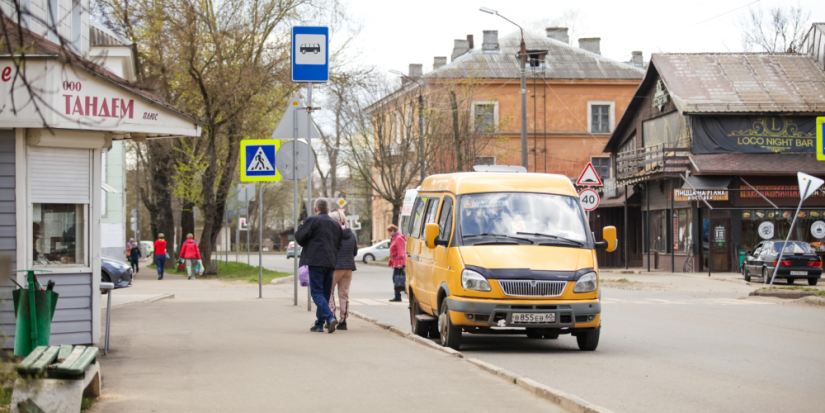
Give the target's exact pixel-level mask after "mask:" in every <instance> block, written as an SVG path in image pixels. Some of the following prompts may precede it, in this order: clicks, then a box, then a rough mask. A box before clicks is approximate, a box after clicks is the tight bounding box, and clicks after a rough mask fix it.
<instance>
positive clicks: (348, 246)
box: [329, 211, 358, 330]
mask: <svg viewBox="0 0 825 413" xmlns="http://www.w3.org/2000/svg"><path fill="white" fill-rule="evenodd" d="M329 216H330V218H332V219H334V220H336V221H338V223H339V224H341V228H342V229H343V233H342V236H341V249H339V250H338V260H337V261H336V262H335V272H334V273H333V275H332V290H331V292H330V295H329V309H330V310H332V315H335V309H336V308H335V307H336V306H335V287H336V286H338V301H339V302H340V304H341V307H340V308H339V309H338V310H339V311H340V313H341V315H340V316H339V317H338V330H346V329H347V317H348V316H349V286H350V283H351V282H352V272H353V271H355V256H356V255H358V238H357V237H356V236H355V233H354V232H352V230H351V229H349V228H347V217H346V216H345V215H344V214H343V213H341V212H339V211H334V212H331V213H330V214H329Z"/></svg>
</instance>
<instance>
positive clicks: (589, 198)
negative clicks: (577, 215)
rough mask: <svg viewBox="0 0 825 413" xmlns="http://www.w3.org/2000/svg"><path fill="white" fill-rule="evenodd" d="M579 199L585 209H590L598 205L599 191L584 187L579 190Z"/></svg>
mask: <svg viewBox="0 0 825 413" xmlns="http://www.w3.org/2000/svg"><path fill="white" fill-rule="evenodd" d="M579 199H581V201H582V207H584V210H585V211H592V210H594V209H596V208H598V207H599V201H601V199H599V193H598V192H596V191H594V190H592V189H585V190H583V191H581V192H579Z"/></svg>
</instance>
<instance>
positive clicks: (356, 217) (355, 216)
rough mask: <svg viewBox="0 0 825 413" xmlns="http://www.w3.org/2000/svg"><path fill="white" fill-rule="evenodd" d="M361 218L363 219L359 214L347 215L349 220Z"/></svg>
mask: <svg viewBox="0 0 825 413" xmlns="http://www.w3.org/2000/svg"><path fill="white" fill-rule="evenodd" d="M359 219H361V217H360V216H358V215H347V221H358V220H359Z"/></svg>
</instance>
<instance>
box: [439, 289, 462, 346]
mask: <svg viewBox="0 0 825 413" xmlns="http://www.w3.org/2000/svg"><path fill="white" fill-rule="evenodd" d="M439 310H440V311H439V313H438V331H439V332H440V336H441V345H442V346H444V347H449V348H451V349H453V350H458V348H459V347H461V327H457V326H455V325H453V322H452V321H451V320H450V309H449V308H447V297H444V299H443V300H442V301H441V308H439Z"/></svg>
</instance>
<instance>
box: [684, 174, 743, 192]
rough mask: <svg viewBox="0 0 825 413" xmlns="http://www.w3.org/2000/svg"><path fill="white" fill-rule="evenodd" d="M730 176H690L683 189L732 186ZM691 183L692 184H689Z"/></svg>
mask: <svg viewBox="0 0 825 413" xmlns="http://www.w3.org/2000/svg"><path fill="white" fill-rule="evenodd" d="M732 179H733V178H732V177H730V176H689V177H687V182H683V183H682V189H721V188H727V187H728V186H730V181H731V180H732ZM688 184H690V185H688Z"/></svg>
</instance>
